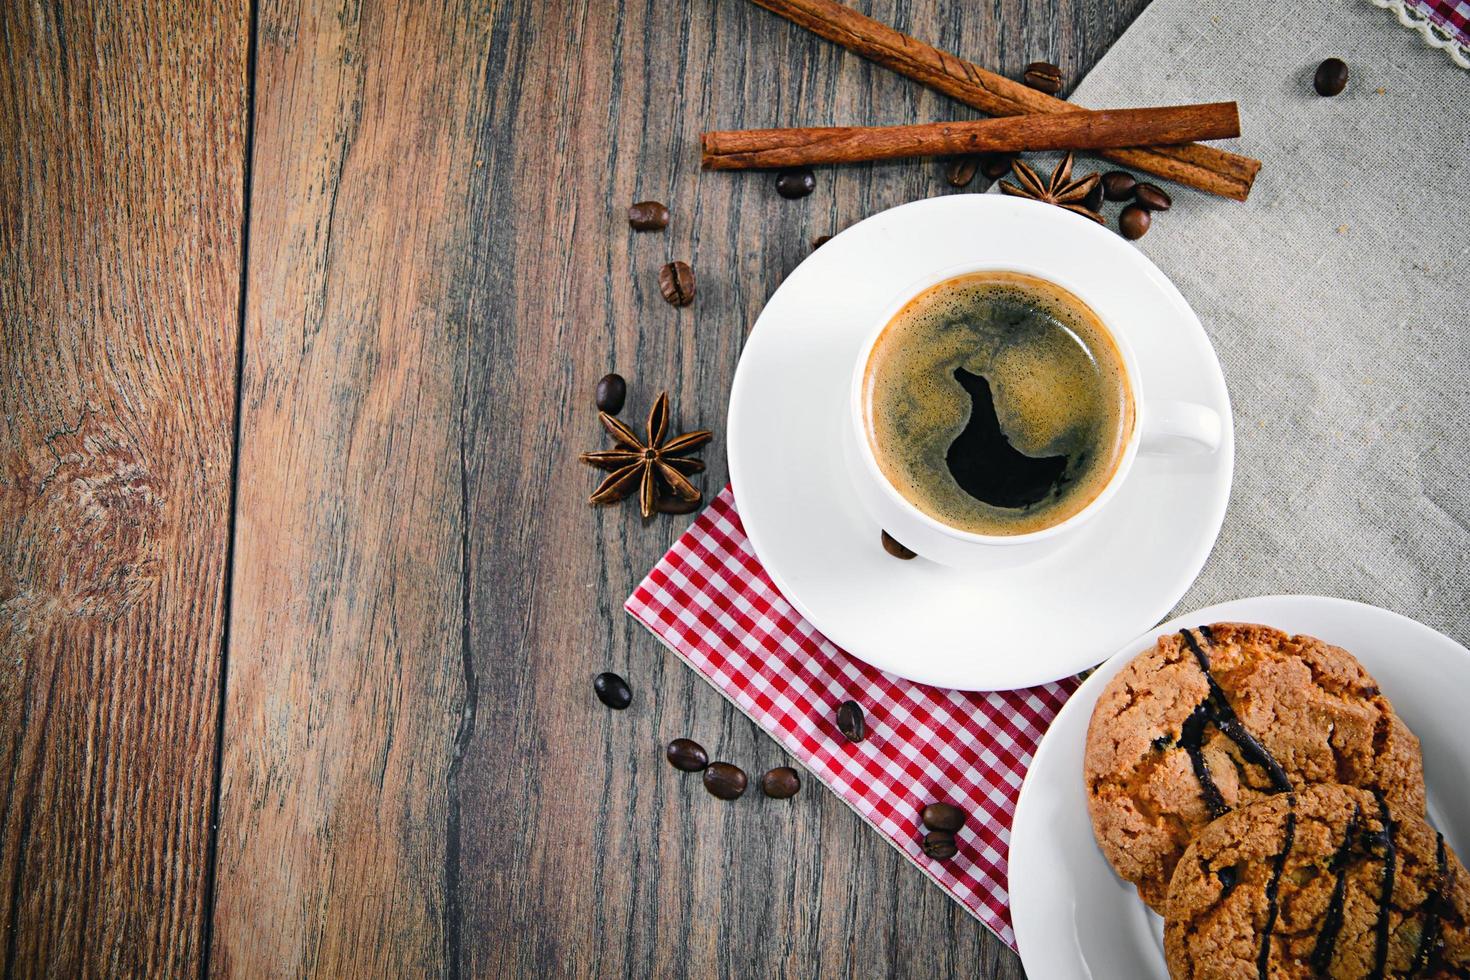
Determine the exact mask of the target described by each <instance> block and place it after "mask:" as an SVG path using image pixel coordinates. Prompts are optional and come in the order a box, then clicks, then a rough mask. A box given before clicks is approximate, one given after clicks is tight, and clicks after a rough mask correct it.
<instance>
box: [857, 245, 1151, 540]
mask: <svg viewBox="0 0 1470 980" xmlns="http://www.w3.org/2000/svg"><path fill="white" fill-rule="evenodd" d="M864 402H865V405H864V409H865V414H866V421H867V426H868V437H869V440H870V442H871V444H872V447H873V455H874V456H875V457H876V458H877V460H878V465H879V468H880V469H882V470H883V473H884V475H885V476H887V478H888V480H889V482H890V483H892V484H893V486H894V487H895V488H897V489H898V491H899V493H901V494H903V496H904V497H906V498H907V499H908V500H909V501H910V502H911V503H913V504H914V506H916V507H918V508H919V509H920V510H922V511H924V512H925V513H926V514H928V515H930V516H931V517H933V518H935V519H936V520H939V521H942V522H943V523H945V524H948V525H950V526H952V527H956V528H959V529H961V530H965V531H973V532H976V533H979V534H1024V533H1027V532H1029V531H1037V530H1041V529H1043V528H1047V527H1051V526H1052V525H1055V524H1059V523H1061V522H1062V521H1064V520H1066V519H1067V518H1069V517H1071V516H1072V515H1073V514H1076V513H1077V512H1078V511H1080V510H1082V509H1083V508H1084V507H1086V506H1087V505H1088V504H1089V503H1091V502H1092V500H1093V499H1095V498H1096V497H1097V495H1098V494H1099V493H1101V492H1102V490H1103V488H1104V487H1105V486H1107V484H1108V482H1109V481H1110V480H1111V479H1112V477H1113V474H1114V472H1115V471H1116V470H1117V467H1118V462H1119V460H1120V459H1121V458H1122V455H1123V449H1124V447H1125V446H1126V445H1127V443H1128V439H1129V437H1130V435H1131V434H1132V430H1133V397H1132V393H1131V392H1130V391H1129V390H1128V376H1127V372H1126V370H1125V369H1124V367H1123V359H1122V356H1121V355H1120V354H1119V353H1118V348H1117V345H1116V344H1115V343H1114V341H1113V339H1112V337H1111V335H1109V333H1108V331H1107V328H1106V327H1104V326H1103V324H1102V321H1101V320H1099V319H1098V318H1097V315H1096V314H1095V313H1093V312H1092V310H1090V309H1088V307H1087V306H1086V304H1084V303H1083V302H1082V301H1081V300H1080V299H1078V298H1077V297H1076V296H1073V295H1072V294H1071V293H1069V292H1067V291H1066V290H1064V289H1062V288H1061V287H1060V286H1057V285H1055V284H1053V283H1049V282H1046V281H1045V280H1042V279H1037V278H1035V277H1034V276H1027V275H1022V274H1020V273H1014V272H979V273H971V274H968V275H964V276H957V277H955V278H953V279H947V280H945V281H944V282H941V283H939V284H938V285H936V286H932V287H930V288H929V289H927V290H925V291H924V292H922V293H920V294H919V295H918V296H916V297H915V298H914V299H913V300H911V301H910V302H909V303H908V304H907V305H906V306H905V307H904V308H903V309H902V310H900V311H899V313H898V315H897V316H895V317H894V318H893V320H892V321H890V322H889V324H888V326H887V327H886V328H885V329H884V331H883V333H882V334H881V335H880V336H879V338H878V342H877V343H876V344H875V345H874V347H873V352H872V354H871V355H870V356H869V358H868V364H867V369H866V374H865V376H864Z"/></svg>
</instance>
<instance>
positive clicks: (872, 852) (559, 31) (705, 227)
mask: <svg viewBox="0 0 1470 980" xmlns="http://www.w3.org/2000/svg"><path fill="white" fill-rule="evenodd" d="M858 6H860V7H861V8H863V9H864V10H865V12H867V13H869V14H871V15H872V16H875V17H877V18H879V19H881V20H884V21H886V22H888V23H891V24H894V25H896V26H897V27H899V28H900V29H902V30H904V31H906V32H909V33H911V34H914V35H916V36H918V37H922V38H924V39H926V40H930V41H931V42H933V43H935V44H937V45H938V46H939V47H941V48H944V49H946V50H951V51H956V52H959V53H960V54H962V55H963V56H965V57H968V58H970V59H972V60H974V61H976V62H978V63H980V64H983V65H987V66H990V67H992V68H995V69H996V70H999V71H1004V72H1006V73H1008V74H1010V75H1012V76H1013V77H1015V76H1018V75H1019V74H1020V70H1021V68H1022V66H1024V64H1025V63H1026V62H1028V61H1032V60H1037V59H1048V60H1055V61H1057V62H1058V63H1059V64H1060V65H1061V66H1062V68H1063V70H1064V71H1065V72H1066V74H1067V76H1068V78H1069V79H1075V78H1076V77H1078V76H1080V74H1081V73H1082V72H1083V71H1084V70H1085V68H1086V67H1087V66H1089V65H1090V64H1091V62H1092V61H1093V60H1095V59H1096V57H1097V56H1098V55H1100V54H1101V52H1102V51H1103V50H1104V49H1105V48H1106V46H1107V44H1108V43H1109V42H1110V41H1111V40H1112V38H1113V37H1115V36H1116V35H1117V33H1119V32H1120V31H1121V30H1122V28H1123V27H1124V26H1126V23H1127V22H1128V20H1129V19H1130V18H1131V16H1132V14H1133V13H1135V12H1136V11H1137V10H1138V9H1139V8H1140V7H1141V6H1142V3H1133V4H1131V5H1121V6H1116V7H1115V6H1114V5H1111V4H1102V3H1087V2H1084V3H1066V2H1061V3H1058V2H1051V3H1030V4H1026V3H1021V2H1003V3H999V4H996V5H994V7H991V6H990V5H985V6H982V7H975V6H972V5H965V4H945V5H936V4H930V3H923V4H921V3H913V4H910V3H903V2H891V0H876V2H871V3H859V4H858ZM501 22H503V23H505V24H506V25H507V26H506V28H505V30H507V31H508V32H509V31H513V34H512V36H513V37H517V38H522V39H525V42H527V43H522V44H517V43H514V42H512V43H511V44H510V45H509V50H508V51H507V53H506V64H505V66H504V67H503V68H500V69H499V70H498V71H497V70H496V68H498V67H499V66H494V67H492V79H494V80H496V98H495V99H494V100H493V103H492V104H493V105H494V106H496V107H497V115H496V116H495V117H494V118H493V119H492V120H491V122H490V124H489V126H488V127H487V128H488V129H489V130H490V131H491V132H492V133H493V134H494V141H493V142H492V143H491V144H490V145H489V146H488V147H486V148H485V149H484V150H483V151H482V154H483V156H484V157H485V159H486V160H487V161H490V164H489V166H488V168H487V169H489V170H490V174H489V178H488V179H489V181H490V184H491V186H492V187H494V188H496V189H497V190H496V193H495V194H492V195H489V196H487V197H486V199H485V202H484V204H483V205H479V204H478V203H477V206H476V210H475V211H474V212H473V220H472V225H473V226H474V227H476V228H479V229H482V230H483V233H484V234H485V235H486V236H488V238H487V239H483V240H482V241H481V242H480V243H479V245H480V248H482V249H483V252H484V256H485V257H484V258H482V259H481V260H479V261H480V262H481V265H482V269H481V271H480V272H479V278H478V279H477V280H476V281H475V282H474V285H473V290H474V291H473V292H472V298H471V308H472V310H474V311H475V314H474V315H473V316H472V317H471V321H472V323H473V324H474V334H473V341H474V353H473V355H472V356H471V358H470V363H471V365H472V370H474V371H475V372H477V373H476V375H475V376H474V378H473V379H472V381H471V383H470V386H469V391H470V392H471V393H472V398H478V399H479V402H480V403H481V404H482V405H483V408H479V409H472V410H471V411H470V413H469V417H470V419H471V420H472V422H473V424H472V427H471V429H470V432H469V438H468V441H467V444H468V445H469V446H470V447H471V457H470V470H471V482H472V485H473V487H474V488H475V489H474V491H473V493H472V496H471V523H470V528H471V538H470V540H471V548H470V562H469V568H470V578H471V582H472V591H471V597H472V601H471V626H472V636H473V646H474V652H475V658H476V666H477V675H478V678H479V692H478V693H479V713H478V717H477V721H476V729H475V737H474V739H473V741H472V742H471V744H470V746H469V753H468V755H467V756H466V757H465V761H464V769H463V774H462V777H461V786H462V792H463V794H464V801H463V812H464V813H465V814H466V815H467V817H466V821H465V824H464V845H463V852H462V855H463V860H462V865H463V868H464V872H463V876H462V883H461V887H462V889H463V892H464V895H463V908H464V910H465V924H464V935H465V936H466V937H474V939H475V941H474V942H466V943H465V944H464V945H463V946H462V952H463V953H464V956H465V960H464V967H465V972H466V973H467V974H470V975H490V976H515V975H525V974H534V973H536V972H538V971H543V972H544V971H545V970H546V969H547V968H548V966H550V965H555V966H556V967H558V968H561V969H566V970H568V971H570V972H573V973H576V974H581V975H607V976H616V975H637V976H649V975H655V976H664V975H688V976H706V975H711V974H714V973H722V974H725V975H732V974H733V975H741V976H770V975H797V976H853V975H856V976H882V975H899V976H986V977H1005V976H1017V975H1019V972H1020V970H1019V963H1018V961H1017V960H1016V958H1015V956H1014V955H1013V954H1012V953H1010V951H1009V950H1006V949H1005V948H1004V947H1003V946H1002V945H1001V944H1000V943H999V942H998V941H997V940H995V939H994V938H993V937H992V936H991V935H990V934H989V933H988V932H987V931H986V930H985V929H984V928H983V927H982V926H980V925H979V924H978V923H976V922H975V921H974V920H973V919H971V918H970V917H969V916H968V915H967V914H966V913H965V912H963V911H962V910H961V909H959V907H958V906H956V905H955V904H954V903H953V902H951V901H950V900H949V899H948V898H947V897H945V896H944V895H943V894H942V893H941V892H940V891H939V890H938V889H937V888H935V887H934V886H933V885H931V884H930V883H929V882H928V881H926V880H925V879H924V878H923V876H922V875H920V874H919V873H918V872H916V871H915V870H913V869H912V868H910V867H909V866H908V865H907V863H906V862H905V861H903V859H902V858H901V857H900V856H899V855H898V854H896V853H895V852H894V851H892V850H891V849H890V848H889V847H888V846H887V845H886V843H884V842H883V841H881V840H880V839H879V838H878V836H877V835H875V834H873V833H872V832H871V831H869V830H868V828H867V827H866V826H864V825H863V824H862V822H861V821H860V820H859V819H858V818H857V817H856V816H854V815H853V814H852V813H851V812H850V811H848V810H847V808H846V807H845V806H844V805H843V804H841V803H840V802H838V801H837V800H836V798H835V797H833V796H831V795H830V794H828V793H826V792H825V791H823V790H821V789H819V788H818V787H816V786H815V785H811V786H809V787H808V788H807V789H805V790H803V792H802V793H801V794H800V795H799V796H798V797H797V798H796V799H794V800H792V801H790V803H787V804H780V805H772V804H771V803H770V801H763V800H762V799H761V798H760V797H759V796H758V795H757V796H752V795H751V794H747V798H746V799H743V800H741V801H739V802H737V803H734V804H721V803H719V802H718V801H716V800H714V799H713V798H711V797H710V796H708V795H707V794H706V793H705V792H704V790H703V789H702V788H701V786H700V785H699V782H698V780H695V779H691V778H687V777H683V776H681V775H680V774H679V773H677V772H675V771H674V770H673V769H671V768H670V767H669V766H668V764H667V763H666V762H664V761H663V759H662V755H661V750H662V746H663V745H664V744H665V743H666V742H667V741H668V740H669V739H671V738H674V737H678V736H684V735H687V736H691V737H694V738H696V739H698V740H699V741H700V742H702V743H703V744H704V745H706V746H707V747H708V748H709V749H710V750H711V752H712V753H714V754H715V755H716V756H718V757H720V758H727V759H731V760H733V761H736V762H738V763H739V764H740V765H742V766H743V767H744V768H745V769H746V770H747V771H748V772H751V773H753V774H754V773H759V772H762V771H764V770H765V769H766V768H768V767H771V766H775V765H780V764H784V763H786V762H787V761H788V760H787V759H786V757H785V756H784V754H783V753H782V752H781V751H780V750H779V749H778V748H777V746H775V744H774V743H772V742H771V741H770V740H769V739H768V738H767V737H766V736H765V735H764V734H763V733H762V732H760V731H759V730H758V729H757V728H756V727H755V726H753V725H752V724H750V723H749V722H748V721H747V720H746V719H745V718H744V717H743V716H742V715H740V714H739V713H738V712H737V711H735V710H734V709H733V708H732V707H730V706H729V705H728V704H727V703H726V702H725V701H724V700H723V699H721V698H720V697H719V696H718V695H717V694H715V692H714V691H713V690H711V689H709V688H708V687H707V686H706V685H705V684H704V683H703V682H702V681H699V680H697V679H696V678H695V677H694V676H693V675H692V673H691V672H690V671H688V670H687V669H686V668H684V667H683V666H682V665H681V664H680V663H678V662H677V661H676V660H675V659H674V658H673V657H672V656H671V655H669V654H668V653H666V652H665V651H664V650H663V649H662V648H661V647H660V646H659V645H658V644H657V643H656V642H655V641H654V640H653V639H652V638H651V637H649V636H648V635H646V634H645V633H644V632H643V631H642V630H641V628H639V627H636V626H635V625H633V624H632V623H631V622H630V621H628V620H627V619H626V618H625V617H622V616H621V613H620V607H621V603H622V601H623V599H624V598H625V597H626V596H627V595H628V593H629V591H630V590H631V589H632V587H633V586H634V585H635V584H636V583H637V581H638V579H639V578H640V577H641V576H642V575H643V573H644V572H645V571H646V570H647V569H648V567H649V566H650V565H651V564H652V563H653V562H654V561H655V560H656V559H657V557H658V556H659V555H660V554H661V553H662V552H663V550H664V549H665V548H666V547H667V546H668V544H669V543H671V542H672V540H673V539H674V537H675V536H676V535H677V533H678V532H679V531H680V530H681V529H682V528H683V527H684V526H685V525H686V524H687V523H688V521H689V519H688V518H677V519H670V518H661V519H659V520H658V521H657V522H656V523H653V524H651V525H649V526H644V525H643V524H642V522H641V521H640V520H639V519H638V517H637V515H636V513H635V511H634V508H632V507H631V506H627V507H624V508H621V509H617V510H596V511H594V510H592V509H589V508H587V507H585V505H584V504H583V497H584V495H585V494H586V493H587V492H588V491H589V490H590V488H591V486H592V483H593V480H594V477H593V475H592V474H590V473H588V472H585V471H581V472H579V469H578V467H577V466H576V464H575V463H574V461H573V455H574V453H575V452H576V451H578V450H582V449H589V448H593V447H594V446H597V445H599V443H600V442H601V435H600V432H599V428H598V426H597V423H596V421H595V418H594V415H593V413H592V411H591V406H590V399H591V391H592V387H593V385H594V384H595V382H596V379H597V378H598V377H599V376H600V375H601V374H602V373H603V372H605V371H608V370H618V371H620V372H622V373H623V374H625V375H626V376H627V377H628V379H629V382H630V385H631V387H632V393H631V395H630V399H629V405H628V408H627V409H626V410H625V412H624V414H625V415H628V416H630V417H631V418H632V419H635V420H637V419H639V418H641V416H642V413H643V412H645V411H646V410H647V407H648V405H649V403H650V402H651V400H652V399H653V398H654V397H655V396H656V395H657V393H658V392H659V391H660V390H663V389H668V390H669V391H670V392H671V397H672V399H673V402H674V405H675V407H676V409H677V412H678V414H679V416H680V421H681V422H682V423H683V425H684V426H685V427H710V428H713V429H715V430H716V432H717V440H716V443H715V444H714V445H713V446H712V447H710V449H709V450H708V451H707V452H706V454H705V457H706V459H707V460H709V462H710V463H711V468H710V471H709V473H708V474H706V475H705V477H704V478H703V485H704V486H705V487H706V488H708V489H710V490H713V489H716V488H718V487H719V486H721V485H722V484H723V483H724V481H725V480H726V478H727V475H726V470H725V463H724V458H723V451H724V447H723V440H722V430H723V427H724V416H725V405H726V400H727V398H728V394H729V384H730V379H731V376H732V373H733V370H734V367H735V364H736V361H737V359H738V357H739V351H740V347H741V344H742V341H743V338H744V334H745V331H746V329H747V328H748V327H749V325H750V324H751V323H752V322H753V320H754V318H755V316H756V315H757V314H758V312H759V310H760V308H761V306H762V304H763V303H764V301H765V299H766V298H767V297H768V296H769V295H770V294H771V292H772V291H773V290H774V289H775V287H776V286H777V285H779V283H780V281H781V279H782V278H783V277H784V276H785V275H786V274H787V273H788V272H789V271H790V270H791V269H792V268H794V267H795V266H796V265H797V264H798V263H799V262H800V261H801V260H802V259H803V258H804V257H805V256H806V255H807V254H808V253H809V251H810V247H811V246H810V242H811V240H812V239H813V238H815V237H816V236H818V235H822V234H827V233H831V232H834V231H837V230H840V229H841V228H843V227H846V226H847V225H849V224H851V223H853V222H855V221H858V220H860V219H861V218H863V217H866V216H867V215H869V214H872V213H874V212H876V211H878V210H881V209H883V208H886V207H890V206H893V205H897V204H900V203H903V202H905V201H910V200H914V199H917V198H920V197H925V196H929V195H933V194H940V193H951V192H952V191H951V189H950V188H949V187H948V186H947V185H946V184H945V183H944V180H943V172H944V165H943V163H937V162H933V161H930V162H922V163H913V162H910V163H896V164H872V165H855V166H848V167H839V168H826V169H819V170H818V189H817V191H816V192H815V193H814V194H813V195H812V196H810V197H808V198H806V199H803V200H801V201H786V200H782V199H781V198H779V197H778V196H777V195H776V194H775V192H774V187H773V182H772V178H771V177H770V175H768V174H758V173H752V174H702V173H700V172H699V160H698V147H697V143H698V134H699V133H700V132H701V131H702V130H704V129H707V128H712V127H719V128H738V127H751V126H781V125H798V124H805V125H845V124H884V123H901V122H914V121H923V120H935V119H945V118H972V117H974V115H975V114H974V113H973V112H971V111H970V110H967V109H965V108H963V107H960V106H958V105H956V104H955V103H953V102H951V101H949V100H947V99H945V98H943V97H941V96H938V95H936V94H934V93H933V92H930V91H928V90H925V89H923V88H920V87H919V86H916V85H914V84H913V83H911V82H909V81H907V80H905V79H902V78H899V77H897V76H895V75H893V74H891V73H889V72H887V71H885V70H882V69H879V68H875V67H873V66H871V65H868V64H866V63H864V62H863V61H861V60H860V59H858V58H855V57H853V56H851V55H849V54H847V53H846V52H843V51H840V50H838V49H837V48H835V47H834V46H832V45H830V44H827V43H826V42H823V41H820V40H818V39H816V38H813V37H812V36H811V35H809V34H807V33H806V32H804V31H801V30H799V29H797V28H795V27H793V26H791V25H790V24H788V23H786V22H785V21H783V20H781V19H779V18H777V17H775V16H773V15H770V14H768V13H766V12H765V11H762V10H759V9H756V8H755V7H754V6H753V5H750V4H747V3H734V2H720V3H711V2H699V3H694V4H690V5H683V4H655V3H632V4H621V5H612V4H588V5H586V6H585V7H583V6H578V7H576V8H574V9H573V10H571V11H567V12H565V13H563V12H562V11H560V10H557V11H544V10H542V9H541V5H538V4H534V3H524V4H519V5H516V4H507V5H506V6H505V7H504V8H502V10H501V11H500V12H499V14H498V15H497V23H501ZM512 25H514V27H512ZM552 25H558V26H557V27H555V28H553V26H552ZM1164 101H1167V99H1165V100H1164ZM982 186H983V181H978V182H977V183H976V185H974V186H973V187H972V188H971V189H972V190H976V189H980V188H981V187H982ZM646 198H656V199H659V200H662V201H664V202H665V203H667V204H668V205H669V207H670V208H671V209H672V211H673V219H672V223H671V225H670V227H669V229H668V230H667V231H666V232H663V233H660V234H635V233H631V232H630V231H629V230H628V229H627V227H626V224H625V223H624V221H623V217H622V212H623V209H624V208H625V207H626V206H627V205H628V204H629V203H631V202H632V201H636V200H643V199H646ZM673 258H680V259H685V260H688V261H689V262H691V264H692V265H693V267H694V270H695V273H696V275H697V277H698V296H697V298H696V300H695V303H694V305H693V306H692V307H690V308H688V309H686V310H675V309H673V308H671V307H669V306H667V305H666V304H665V303H664V302H663V301H662V299H661V298H660V296H659V294H658V290H657V286H656V282H655V276H656V271H657V269H658V267H659V265H660V264H661V263H663V262H664V261H666V260H668V259H673ZM487 260H488V261H487ZM533 515H534V516H533ZM606 669H612V670H617V671H619V672H620V673H623V674H624V675H625V676H627V677H628V678H629V679H630V680H631V681H632V683H633V685H634V686H635V690H636V694H635V700H634V703H633V706H632V707H631V708H630V709H629V710H627V711H625V712H620V713H614V712H609V711H606V710H605V709H603V708H602V707H601V706H600V705H599V704H598V703H597V702H596V701H595V700H593V697H592V694H591V690H590V683H589V682H590V680H591V678H592V676H593V675H594V674H596V673H597V672H599V671H601V670H606ZM468 815H473V819H470V817H469V816H468Z"/></svg>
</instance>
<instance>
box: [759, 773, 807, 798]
mask: <svg viewBox="0 0 1470 980" xmlns="http://www.w3.org/2000/svg"><path fill="white" fill-rule="evenodd" d="M799 789H801V777H800V776H798V775H797V774H796V770H795V769H792V768H791V767H790V766H781V767H780V768H779V769H772V770H771V771H770V772H768V773H766V774H765V775H764V776H762V777H761V792H762V793H764V794H766V795H767V796H769V797H770V798H771V799H773V800H785V799H790V798H791V797H793V796H795V795H796V793H797V790H799Z"/></svg>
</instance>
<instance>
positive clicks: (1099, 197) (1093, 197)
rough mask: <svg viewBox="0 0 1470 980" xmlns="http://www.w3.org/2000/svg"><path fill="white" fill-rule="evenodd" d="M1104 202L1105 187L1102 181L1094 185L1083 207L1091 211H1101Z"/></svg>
mask: <svg viewBox="0 0 1470 980" xmlns="http://www.w3.org/2000/svg"><path fill="white" fill-rule="evenodd" d="M1102 202H1103V185H1102V181H1098V182H1097V183H1095V184H1093V185H1092V190H1090V191H1088V192H1087V196H1086V197H1084V198H1083V199H1082V206H1083V207H1085V208H1086V209H1087V210H1089V211H1101V210H1102Z"/></svg>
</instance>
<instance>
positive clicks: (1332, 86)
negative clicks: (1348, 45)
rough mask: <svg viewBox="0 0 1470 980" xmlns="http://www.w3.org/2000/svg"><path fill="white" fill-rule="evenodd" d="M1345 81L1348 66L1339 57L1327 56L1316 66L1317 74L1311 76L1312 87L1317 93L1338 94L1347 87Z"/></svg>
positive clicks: (1346, 80)
mask: <svg viewBox="0 0 1470 980" xmlns="http://www.w3.org/2000/svg"><path fill="white" fill-rule="evenodd" d="M1347 83H1348V67H1347V63H1346V62H1344V61H1343V60H1342V59H1341V58H1328V59H1327V60H1326V61H1324V62H1322V63H1321V64H1320V65H1318V66H1317V74H1315V75H1313V76H1312V87H1313V88H1315V89H1316V90H1317V94H1318V95H1326V96H1332V95H1338V94H1339V93H1341V92H1342V90H1343V89H1345V88H1347Z"/></svg>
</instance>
